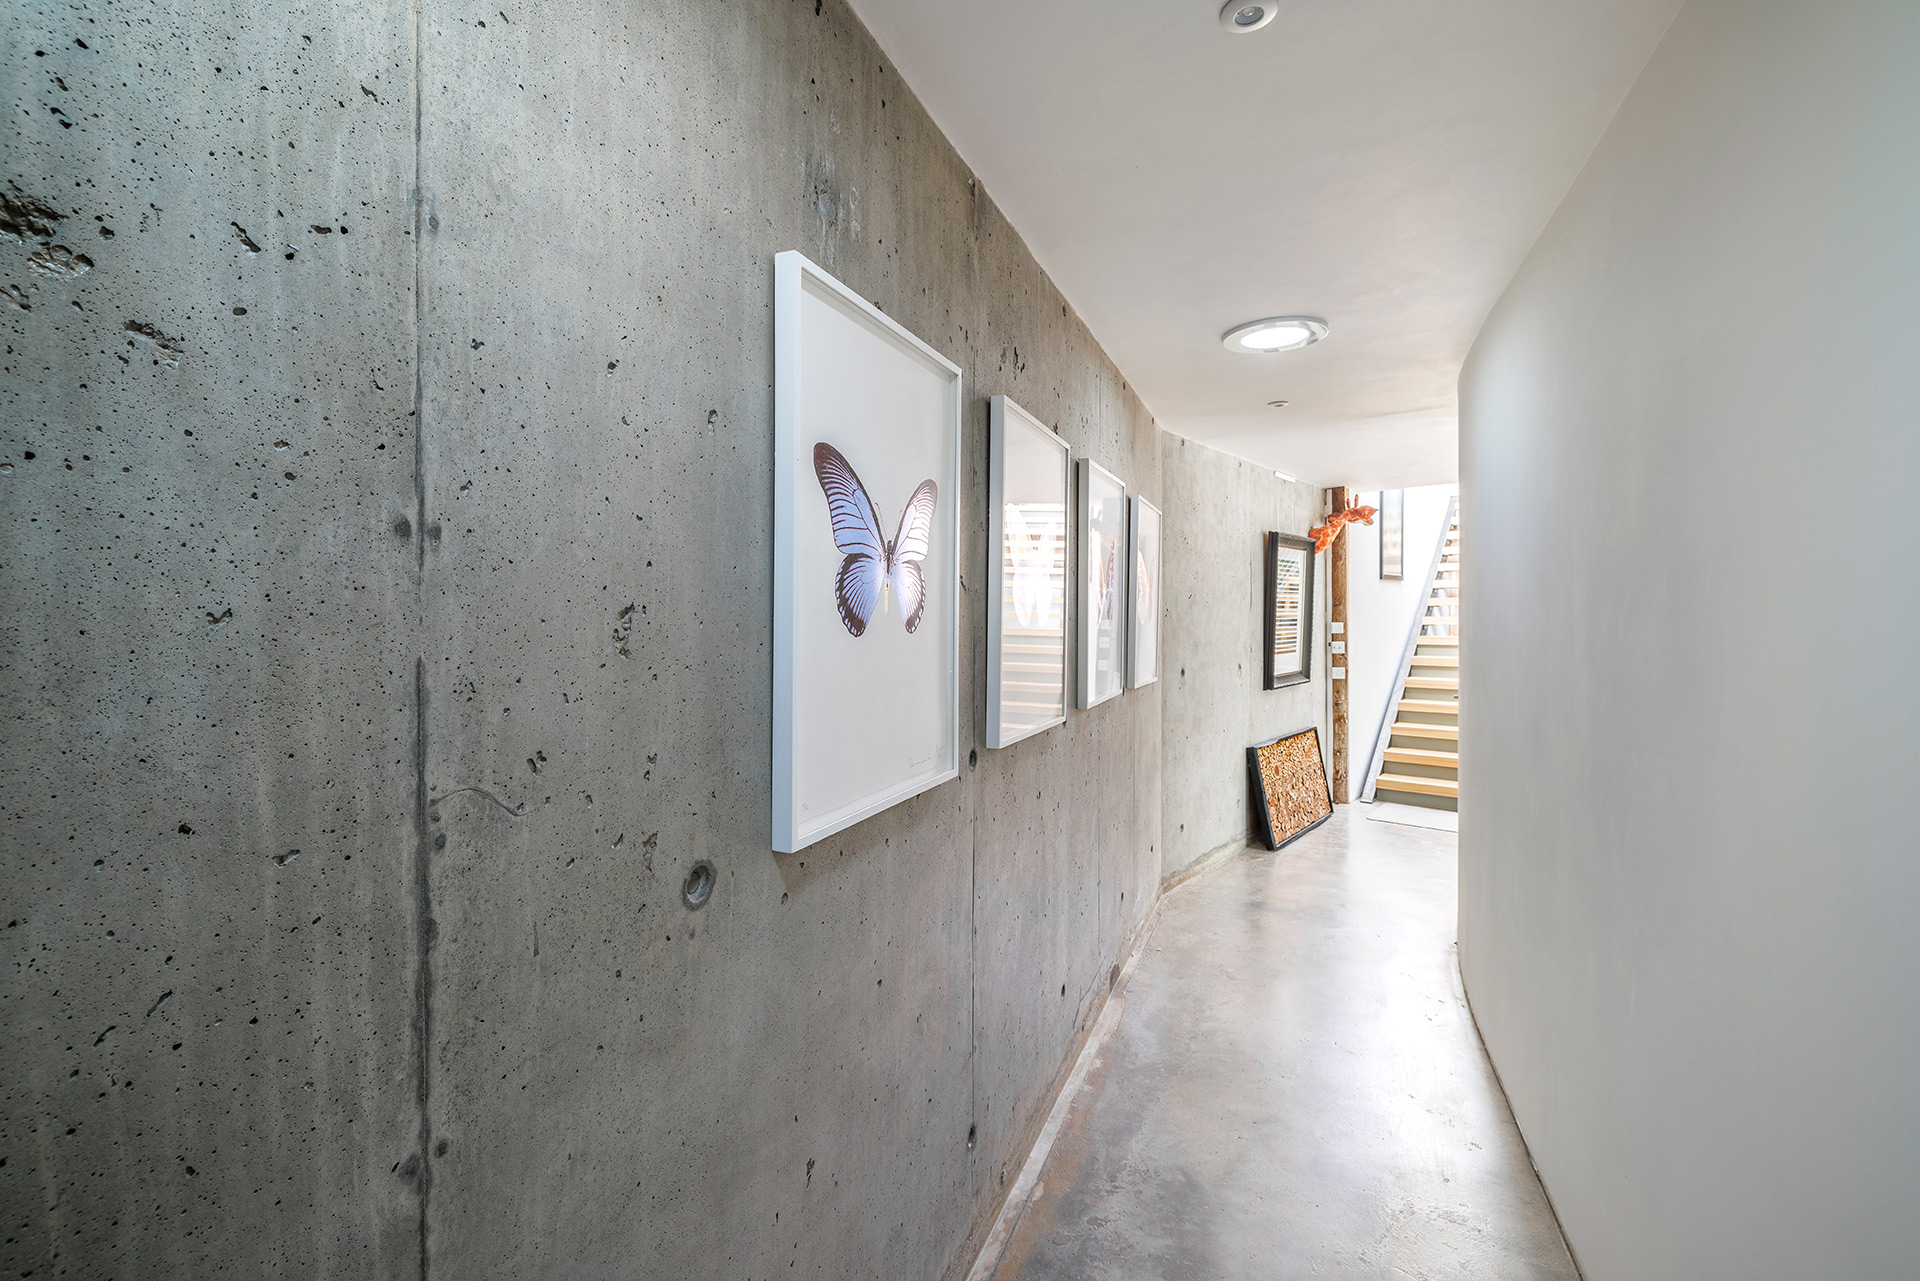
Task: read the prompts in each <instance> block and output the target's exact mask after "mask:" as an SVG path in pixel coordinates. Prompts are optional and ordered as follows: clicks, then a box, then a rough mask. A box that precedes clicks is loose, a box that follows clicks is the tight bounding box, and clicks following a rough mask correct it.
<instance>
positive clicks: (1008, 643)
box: [986, 396, 1073, 748]
mask: <svg viewBox="0 0 1920 1281" xmlns="http://www.w3.org/2000/svg"><path fill="white" fill-rule="evenodd" d="M1072 464H1073V450H1072V449H1071V448H1070V447H1069V446H1068V445H1067V442H1066V441H1064V440H1062V439H1060V437H1059V436H1057V435H1055V434H1054V433H1053V432H1052V431H1051V430H1049V429H1048V427H1047V425H1046V424H1045V423H1043V422H1041V421H1040V420H1039V419H1038V418H1035V417H1034V416H1033V415H1032V414H1030V413H1028V412H1027V411H1026V410H1024V409H1022V408H1020V406H1019V405H1017V404H1015V403H1014V402H1013V401H1011V400H1009V399H1007V398H1006V397H1005V396H995V397H994V398H993V399H992V401H991V402H990V409H989V411H988V446H987V546H988V548H989V551H988V555H989V556H990V557H991V558H992V559H991V561H990V564H991V566H992V574H991V582H992V587H991V588H990V590H989V598H988V599H989V603H988V606H987V611H986V613H987V715H986V730H987V734H986V738H987V746H988V747H990V748H1000V747H1010V746H1012V745H1013V744H1015V743H1017V742H1019V741H1020V740H1021V739H1023V738H1030V737H1032V736H1033V735H1035V734H1038V733H1040V732H1042V731H1043V730H1048V729H1051V728H1053V727H1054V726H1055V725H1061V724H1065V723H1066V719H1067V645H1068V639H1067V638H1068V614H1069V612H1070V610H1069V600H1070V598H1071V595H1072V594H1071V593H1070V592H1069V591H1068V590H1067V588H1068V582H1069V569H1070V566H1071V563H1072V558H1071V556H1070V555H1069V554H1068V553H1069V543H1068V522H1069V520H1070V519H1071V513H1072V510H1073V501H1072V500H1073V469H1072Z"/></svg>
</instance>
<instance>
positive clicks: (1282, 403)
mask: <svg viewBox="0 0 1920 1281" xmlns="http://www.w3.org/2000/svg"><path fill="white" fill-rule="evenodd" d="M1292 403H1293V402H1292V401H1291V400H1269V401H1268V402H1267V405H1268V407H1269V408H1272V409H1285V408H1286V407H1287V406H1288V405H1291V404H1292Z"/></svg>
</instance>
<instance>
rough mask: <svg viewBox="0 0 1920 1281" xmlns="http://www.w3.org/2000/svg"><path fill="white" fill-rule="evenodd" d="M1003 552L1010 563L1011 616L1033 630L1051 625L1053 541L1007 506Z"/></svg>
mask: <svg viewBox="0 0 1920 1281" xmlns="http://www.w3.org/2000/svg"><path fill="white" fill-rule="evenodd" d="M1006 517H1007V521H1006V524H1007V553H1008V556H1009V557H1010V558H1011V559H1012V561H1013V585H1012V596H1013V616H1014V617H1015V618H1017V619H1018V620H1020V626H1022V627H1026V628H1030V629H1033V630H1036V631H1039V630H1044V629H1045V628H1048V627H1051V626H1052V625H1053V607H1054V596H1053V560H1054V546H1053V539H1052V538H1051V537H1049V535H1048V532H1047V531H1046V530H1045V529H1044V528H1043V529H1033V528H1031V527H1030V526H1029V525H1028V524H1027V518H1026V517H1025V516H1023V515H1022V514H1021V512H1020V508H1019V506H1018V504H1015V503H1008V504H1007V508H1006Z"/></svg>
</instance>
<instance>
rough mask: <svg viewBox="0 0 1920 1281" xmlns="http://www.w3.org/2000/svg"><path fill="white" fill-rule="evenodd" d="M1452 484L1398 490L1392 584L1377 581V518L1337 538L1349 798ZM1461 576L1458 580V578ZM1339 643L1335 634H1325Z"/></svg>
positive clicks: (1370, 503)
mask: <svg viewBox="0 0 1920 1281" xmlns="http://www.w3.org/2000/svg"><path fill="white" fill-rule="evenodd" d="M1459 490H1460V487H1459V486H1458V485H1423V486H1421V487H1419V488H1418V489H1409V490H1406V491H1404V492H1405V494H1406V515H1405V525H1404V536H1403V540H1402V546H1403V547H1405V549H1406V555H1405V558H1404V559H1405V562H1406V563H1405V570H1406V573H1405V575H1404V576H1403V577H1402V578H1400V579H1399V580H1398V581H1395V580H1392V579H1383V578H1381V577H1380V526H1381V519H1382V518H1381V517H1379V516H1375V517H1374V518H1373V524H1371V525H1349V526H1347V532H1346V533H1345V534H1343V535H1341V537H1343V538H1351V539H1352V540H1353V542H1352V544H1351V545H1350V546H1349V547H1348V548H1347V637H1346V641H1347V680H1348V681H1350V682H1351V684H1350V685H1349V686H1348V688H1347V724H1348V727H1349V728H1348V733H1347V761H1348V767H1347V777H1348V778H1350V779H1352V780H1353V787H1352V795H1353V796H1354V797H1356V798H1358V797H1359V795H1360V788H1361V786H1362V785H1363V784H1364V783H1365V782H1366V777H1367V766H1368V765H1370V764H1371V763H1372V761H1373V757H1372V755H1371V753H1372V751H1373V744H1374V739H1375V737H1376V736H1377V734H1378V732H1379V729H1380V717H1381V713H1383V712H1384V711H1385V710H1386V707H1387V699H1388V698H1389V697H1390V696H1391V695H1392V694H1393V686H1394V683H1395V682H1396V681H1397V680H1399V678H1400V656H1401V655H1402V654H1404V653H1405V652H1406V648H1407V630H1408V629H1409V628H1410V627H1411V626H1412V625H1413V618H1414V614H1415V612H1416V611H1417V610H1418V609H1419V608H1420V602H1421V601H1422V599H1424V597H1425V595H1426V588H1427V571H1428V570H1429V569H1431V568H1432V567H1433V551H1434V548H1435V547H1436V546H1437V545H1438V544H1439V542H1440V535H1441V533H1442V532H1443V527H1444V526H1445V524H1446V521H1447V504H1448V503H1449V502H1451V501H1452V499H1453V496H1454V495H1455V494H1456V493H1458V492H1459ZM1357 501H1358V502H1359V503H1361V504H1362V505H1363V506H1367V507H1378V506H1379V505H1380V491H1379V490H1377V489H1376V490H1371V491H1368V492H1364V493H1361V494H1360V495H1359V497H1358V499H1357ZM1462 577H1463V578H1464V577H1465V575H1464V574H1463V575H1462ZM1331 639H1333V640H1339V639H1340V638H1339V637H1337V636H1336V637H1332V638H1331Z"/></svg>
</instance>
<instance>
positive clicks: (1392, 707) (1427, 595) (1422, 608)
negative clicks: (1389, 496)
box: [1347, 494, 1460, 802]
mask: <svg viewBox="0 0 1920 1281" xmlns="http://www.w3.org/2000/svg"><path fill="white" fill-rule="evenodd" d="M1459 512H1460V495H1458V494H1455V495H1454V496H1453V497H1451V498H1449V499H1447V518H1446V519H1445V520H1443V521H1441V522H1440V538H1439V541H1437V542H1436V543H1435V544H1434V548H1433V565H1432V566H1431V567H1430V568H1429V569H1428V570H1427V586H1426V590H1425V591H1423V592H1421V593H1420V599H1419V601H1418V602H1417V603H1416V604H1415V605H1414V607H1413V626H1412V627H1410V628H1408V629H1407V644H1406V647H1405V648H1404V649H1402V650H1401V651H1400V675H1399V677H1398V678H1396V679H1395V681H1394V682H1393V690H1392V692H1390V693H1389V694H1388V695H1387V705H1386V707H1385V708H1383V709H1382V710H1381V713H1380V728H1379V729H1378V730H1376V731H1374V735H1373V758H1372V760H1371V761H1370V762H1369V763H1368V765H1367V782H1366V786H1364V787H1362V788H1361V789H1360V799H1361V800H1363V801H1368V802H1371V801H1372V800H1373V793H1374V783H1375V782H1376V781H1377V780H1378V779H1379V777H1380V772H1381V771H1382V770H1383V769H1385V768H1386V764H1387V744H1388V743H1389V742H1391V741H1392V740H1393V731H1392V728H1391V727H1392V725H1393V722H1394V718H1395V716H1396V715H1397V714H1398V712H1399V708H1400V699H1401V698H1402V697H1403V696H1404V695H1405V694H1406V692H1407V677H1408V675H1410V674H1411V669H1412V667H1413V652H1414V650H1416V649H1417V648H1419V646H1420V629H1421V628H1422V627H1425V626H1426V625H1427V607H1428V606H1429V605H1431V604H1432V603H1433V589H1434V587H1435V586H1437V585H1438V583H1439V581H1440V565H1441V562H1442V561H1444V560H1445V559H1446V556H1447V536H1448V535H1449V534H1451V533H1453V521H1454V518H1455V517H1456V516H1457V515H1458V514H1459ZM1454 627H1455V632H1454V634H1455V635H1456V636H1458V635H1459V631H1458V628H1459V621H1458V617H1457V616H1456V617H1455V622H1454ZM1349 644H1351V642H1349ZM1347 663H1348V665H1349V666H1351V665H1352V663H1353V656H1352V655H1351V654H1349V655H1348V656H1347ZM1456 750H1457V749H1456Z"/></svg>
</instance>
